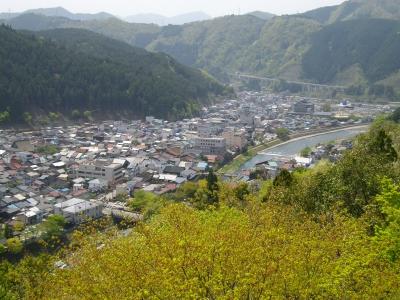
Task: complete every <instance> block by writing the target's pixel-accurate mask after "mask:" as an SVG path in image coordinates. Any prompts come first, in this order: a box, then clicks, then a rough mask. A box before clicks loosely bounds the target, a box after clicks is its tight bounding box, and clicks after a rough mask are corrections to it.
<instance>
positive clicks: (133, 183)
mask: <svg viewBox="0 0 400 300" xmlns="http://www.w3.org/2000/svg"><path fill="white" fill-rule="evenodd" d="M322 105H323V103H321V102H319V101H317V100H316V99H298V98H294V97H290V96H282V95H273V94H264V93H253V92H243V93H241V94H239V99H235V100H225V101H221V102H220V103H218V104H216V105H214V106H211V107H208V108H204V109H203V111H202V114H201V116H200V117H198V118H193V119H184V120H179V121H176V122H168V121H165V120H160V119H156V118H154V117H147V118H146V119H145V120H142V121H139V120H136V121H104V122H99V123H98V124H89V123H87V124H82V125H75V126H65V127H48V128H44V129H41V130H37V131H31V132H17V131H15V130H3V131H0V222H2V223H10V224H11V225H12V223H15V222H20V223H23V224H24V225H26V226H28V225H35V224H38V223H40V222H42V220H43V219H46V218H47V217H48V216H50V215H52V214H59V215H63V216H64V217H65V218H66V219H67V221H69V222H70V223H72V224H79V223H81V222H82V221H83V220H85V219H86V218H98V217H101V216H102V215H103V213H104V212H106V211H107V212H111V213H112V212H116V213H117V212H118V211H123V210H125V208H126V207H125V204H124V203H118V204H115V203H112V202H113V200H115V198H118V195H130V196H132V195H133V194H134V192H135V191H137V190H144V191H148V192H152V193H155V194H159V195H161V194H164V193H169V192H172V191H174V190H176V188H177V187H179V185H181V184H183V183H184V182H186V181H189V180H195V179H196V178H198V177H199V176H204V174H205V173H206V172H207V171H208V169H209V168H210V167H215V166H219V165H221V164H223V163H225V162H226V158H227V157H231V158H232V157H233V156H234V155H236V154H237V153H240V152H241V151H244V150H245V149H246V148H247V146H248V144H249V143H251V144H257V143H259V142H265V141H268V140H272V139H274V138H276V134H275V131H276V129H277V128H287V129H289V130H290V131H291V132H300V131H304V130H309V129H313V128H323V127H332V126H336V125H337V122H338V121H337V120H335V118H332V115H329V114H321V113H320V114H318V111H320V107H322ZM338 109H339V108H338ZM362 109H363V108H360V109H359V110H357V108H355V107H352V106H349V105H346V106H343V107H340V110H341V111H345V110H352V112H353V113H360V114H361V112H362ZM373 109H375V110H377V111H379V112H381V111H384V110H385V109H386V108H385V107H383V106H382V107H381V106H374V108H373ZM370 115H371V110H370V112H369V115H367V114H361V117H362V119H367V118H368V117H369V116H370ZM348 122H354V120H348ZM282 167H285V166H282V165H280V163H279V162H277V163H275V164H274V163H270V164H269V166H268V168H270V169H276V170H277V169H279V168H282Z"/></svg>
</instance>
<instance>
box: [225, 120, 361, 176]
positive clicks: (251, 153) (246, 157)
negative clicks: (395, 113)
mask: <svg viewBox="0 0 400 300" xmlns="http://www.w3.org/2000/svg"><path fill="white" fill-rule="evenodd" d="M368 126H369V125H357V126H343V127H337V128H335V129H332V128H331V129H329V130H327V129H319V130H313V131H307V132H299V133H296V134H293V135H290V139H289V140H287V141H282V140H279V139H275V140H272V141H269V142H268V143H265V144H261V145H258V146H255V147H251V148H249V150H248V151H247V152H246V153H243V154H240V155H238V156H236V157H235V158H234V160H233V161H232V162H230V163H229V164H227V165H225V166H224V167H222V168H221V169H219V170H218V173H219V174H234V173H236V172H238V171H239V170H240V168H241V167H242V166H243V165H244V164H245V163H247V162H248V161H250V160H251V159H253V158H254V157H255V156H257V155H258V154H260V152H261V151H265V150H271V149H274V148H276V147H279V146H282V145H285V144H288V143H292V142H295V141H298V140H302V139H305V138H312V137H315V136H319V135H324V134H329V133H335V132H339V131H342V130H346V129H363V128H367V127H368Z"/></svg>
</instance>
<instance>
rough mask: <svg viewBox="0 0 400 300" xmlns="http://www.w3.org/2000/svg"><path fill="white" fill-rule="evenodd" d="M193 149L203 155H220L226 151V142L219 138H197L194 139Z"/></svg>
mask: <svg viewBox="0 0 400 300" xmlns="http://www.w3.org/2000/svg"><path fill="white" fill-rule="evenodd" d="M194 145H195V149H196V150H199V151H201V153H202V154H205V155H213V154H215V155H221V154H224V153H225V151H226V140H225V139H224V138H221V137H211V138H204V137H197V138H195V139H194Z"/></svg>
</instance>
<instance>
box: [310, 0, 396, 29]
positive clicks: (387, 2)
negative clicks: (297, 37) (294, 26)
mask: <svg viewBox="0 0 400 300" xmlns="http://www.w3.org/2000/svg"><path fill="white" fill-rule="evenodd" d="M303 16H306V17H309V18H312V19H315V20H317V21H318V22H321V23H327V24H331V23H335V22H339V21H347V20H354V19H370V18H373V19H374V18H375V19H376V18H378V19H391V20H399V19H400V2H399V1H398V0H349V1H345V2H344V3H342V4H341V5H337V6H330V7H322V8H318V9H315V10H312V11H309V12H306V13H304V14H303Z"/></svg>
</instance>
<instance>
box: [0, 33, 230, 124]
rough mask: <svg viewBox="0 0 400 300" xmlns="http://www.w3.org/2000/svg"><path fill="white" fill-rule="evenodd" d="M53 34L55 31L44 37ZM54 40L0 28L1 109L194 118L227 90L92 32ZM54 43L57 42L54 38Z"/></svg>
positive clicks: (17, 117)
mask: <svg viewBox="0 0 400 300" xmlns="http://www.w3.org/2000/svg"><path fill="white" fill-rule="evenodd" d="M47 35H48V36H50V35H51V34H50V33H47ZM56 35H57V36H58V40H57V42H54V41H51V40H50V39H47V38H44V36H45V34H42V36H41V37H35V36H33V35H32V34H27V33H20V32H16V31H14V30H12V29H10V28H8V27H5V26H1V27H0V38H1V40H2V43H1V44H0V86H1V88H0V111H2V112H5V111H7V112H8V113H9V114H10V119H11V120H12V121H22V120H23V118H24V114H25V113H41V112H49V111H50V112H59V113H62V114H66V115H69V114H71V112H72V111H74V110H79V111H86V110H88V111H91V112H93V113H94V114H97V115H98V116H100V117H101V116H102V115H103V116H104V113H105V112H110V113H111V114H112V113H122V112H125V113H126V114H125V115H126V116H131V117H133V116H136V117H143V116H145V115H150V114H151V115H155V116H158V117H166V118H171V119H173V118H177V117H183V116H191V115H193V114H196V112H197V111H198V109H199V108H200V107H201V105H203V104H207V103H209V101H210V96H212V95H218V94H221V93H223V92H224V91H225V88H224V87H223V86H221V85H220V84H218V83H217V82H216V81H215V80H213V79H212V78H211V77H209V76H207V75H205V74H204V73H202V72H201V71H198V70H194V69H191V68H189V67H186V66H183V65H181V64H179V63H177V62H176V61H175V60H174V59H172V58H171V57H169V56H167V55H164V54H156V53H154V54H153V53H149V52H147V51H145V50H143V49H137V48H132V47H131V46H129V45H127V44H124V43H122V42H118V41H114V40H111V39H108V38H105V37H103V36H99V35H96V34H94V33H91V32H84V31H77V30H75V31H74V32H73V33H68V30H65V31H63V32H58V33H57V34H56ZM53 40H54V38H53Z"/></svg>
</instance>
